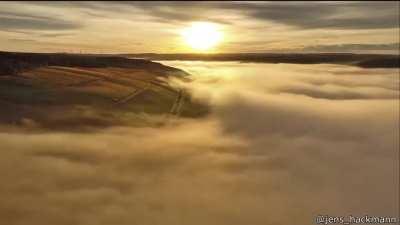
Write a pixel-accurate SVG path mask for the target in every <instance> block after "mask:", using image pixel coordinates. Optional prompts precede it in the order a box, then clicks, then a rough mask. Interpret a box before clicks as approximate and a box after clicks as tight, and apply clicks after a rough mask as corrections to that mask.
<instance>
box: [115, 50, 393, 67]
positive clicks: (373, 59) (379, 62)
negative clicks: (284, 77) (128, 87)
mask: <svg viewBox="0 0 400 225" xmlns="http://www.w3.org/2000/svg"><path fill="white" fill-rule="evenodd" d="M122 56H126V57H132V58H143V59H149V60H202V61H241V62H258V63H298V64H317V63H333V64H348V65H354V66H359V67H363V68H399V67H400V61H399V60H400V59H399V55H383V54H352V53H226V54H154V53H145V54H123V55H122Z"/></svg>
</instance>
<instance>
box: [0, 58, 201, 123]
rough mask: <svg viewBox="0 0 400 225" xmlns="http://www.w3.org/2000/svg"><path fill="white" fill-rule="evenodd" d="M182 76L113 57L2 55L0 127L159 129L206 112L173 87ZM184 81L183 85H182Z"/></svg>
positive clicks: (171, 70)
mask: <svg viewBox="0 0 400 225" xmlns="http://www.w3.org/2000/svg"><path fill="white" fill-rule="evenodd" d="M185 75H187V73H185V72H184V71H182V70H179V69H176V68H172V67H168V66H165V65H162V64H160V63H155V62H151V61H148V60H140V59H127V58H124V57H113V56H107V57H105V56H92V55H71V54H38V53H7V52H1V53H0V104H1V105H2V110H1V111H0V123H2V124H3V125H4V124H14V125H19V126H23V127H27V128H29V127H35V128H38V127H40V128H43V129H83V128H88V129H91V128H96V127H107V126H149V125H159V124H163V123H164V122H165V121H166V119H168V118H170V117H171V116H172V117H176V116H182V117H197V116H201V115H204V113H206V111H207V107H206V106H203V105H201V104H199V103H196V102H194V101H193V100H192V99H191V97H190V95H189V94H188V93H187V92H186V91H184V90H180V89H177V88H174V87H171V86H170V85H169V84H168V82H167V79H168V78H169V77H171V76H174V77H178V78H180V79H185ZM186 80H187V79H186Z"/></svg>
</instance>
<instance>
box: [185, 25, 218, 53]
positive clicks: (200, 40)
mask: <svg viewBox="0 0 400 225" xmlns="http://www.w3.org/2000/svg"><path fill="white" fill-rule="evenodd" d="M182 37H183V38H184V40H185V42H186V44H188V45H189V46H190V47H191V48H193V49H195V50H200V51H207V50H210V49H212V48H213V47H215V46H216V45H217V44H219V43H220V42H221V40H222V32H221V31H220V30H219V29H218V26H217V25H216V24H214V23H209V22H194V23H192V24H191V26H190V27H187V28H185V29H183V31H182Z"/></svg>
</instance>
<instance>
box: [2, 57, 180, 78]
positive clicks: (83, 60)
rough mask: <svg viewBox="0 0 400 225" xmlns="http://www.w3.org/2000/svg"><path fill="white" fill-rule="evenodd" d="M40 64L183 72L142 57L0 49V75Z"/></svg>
mask: <svg viewBox="0 0 400 225" xmlns="http://www.w3.org/2000/svg"><path fill="white" fill-rule="evenodd" d="M41 66H67V67H87V68H105V67H119V68H131V69H135V68H139V69H146V70H149V71H152V72H155V73H158V74H161V75H162V74H164V75H166V74H168V73H179V74H180V75H185V72H184V71H182V70H179V69H176V68H173V67H169V66H165V65H162V64H160V63H156V62H151V61H149V60H144V59H129V58H126V57H121V56H110V55H104V56H102V55H81V54H64V53H15V52H1V51H0V75H10V74H17V73H19V72H20V71H23V70H27V69H28V70H29V69H32V68H36V67H41Z"/></svg>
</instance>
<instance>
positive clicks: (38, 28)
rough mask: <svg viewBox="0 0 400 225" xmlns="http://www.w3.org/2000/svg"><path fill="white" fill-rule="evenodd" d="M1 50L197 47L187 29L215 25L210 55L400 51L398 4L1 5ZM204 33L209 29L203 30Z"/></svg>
mask: <svg viewBox="0 0 400 225" xmlns="http://www.w3.org/2000/svg"><path fill="white" fill-rule="evenodd" d="M0 6H1V7H0V50H3V51H28V52H90V53H145V52H156V53H178V52H198V50H196V49H194V48H192V47H191V46H189V45H187V43H186V42H185V40H184V38H183V37H182V30H184V29H187V28H188V27H190V25H191V24H193V23H194V22H208V23H212V24H214V25H215V26H216V27H218V29H219V31H220V32H221V33H222V34H223V39H222V40H221V41H220V42H219V43H218V44H217V45H216V46H215V47H213V48H212V49H208V50H207V51H208V52H268V51H273V52H281V51H313V52H315V51H316V52H327V51H328V52H335V51H339V52H343V51H355V52H359V51H360V52H377V53H380V52H388V53H397V52H398V43H399V22H398V17H399V2H318V3H317V2H313V3H310V2H1V3H0ZM205 35H206V34H205Z"/></svg>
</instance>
